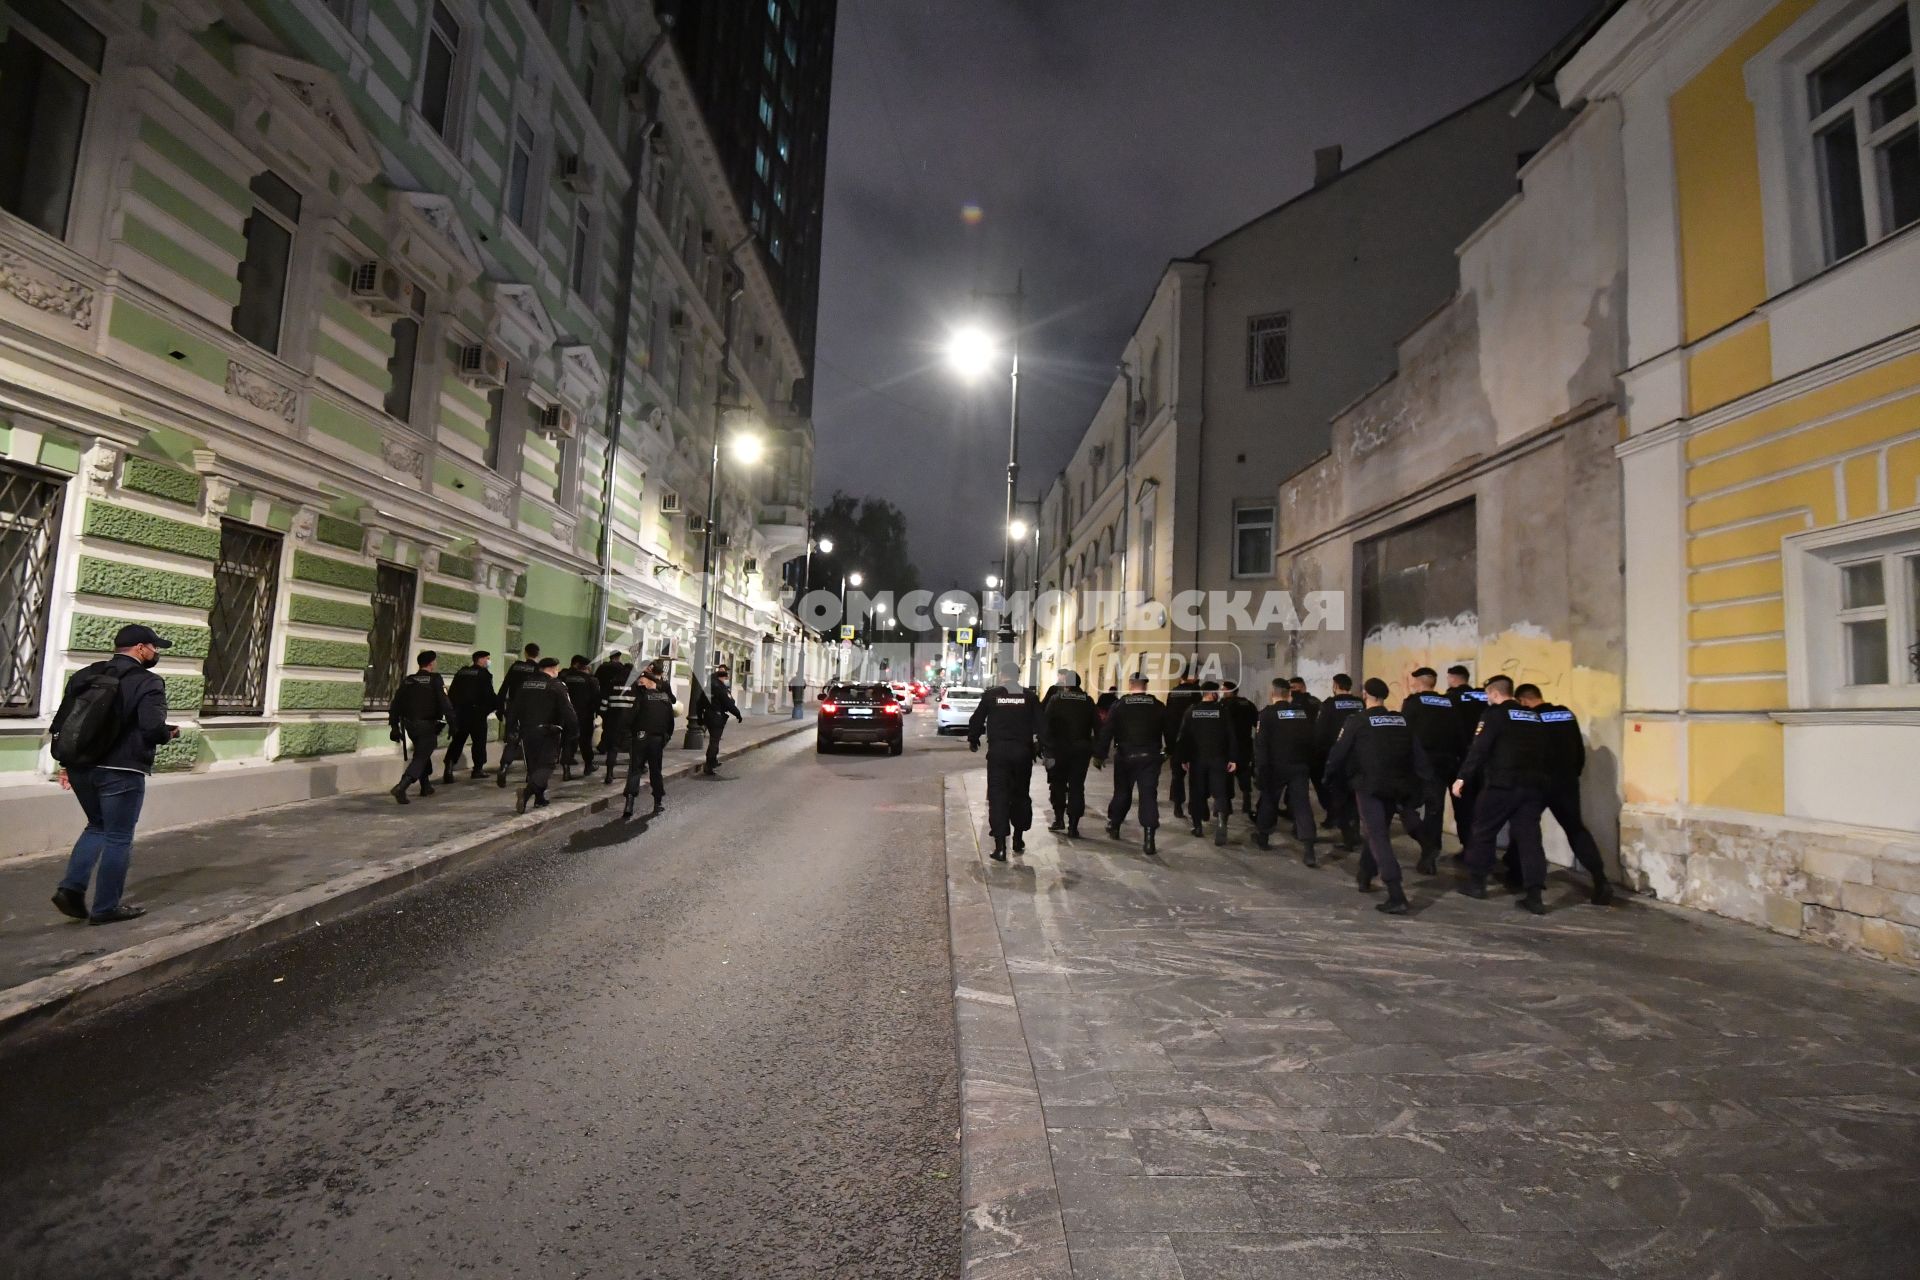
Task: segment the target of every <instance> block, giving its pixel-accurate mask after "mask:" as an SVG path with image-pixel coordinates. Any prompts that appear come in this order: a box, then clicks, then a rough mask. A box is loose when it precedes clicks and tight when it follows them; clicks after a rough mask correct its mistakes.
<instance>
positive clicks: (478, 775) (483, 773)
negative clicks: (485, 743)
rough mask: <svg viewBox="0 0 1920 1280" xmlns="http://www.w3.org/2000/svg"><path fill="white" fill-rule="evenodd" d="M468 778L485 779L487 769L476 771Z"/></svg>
mask: <svg viewBox="0 0 1920 1280" xmlns="http://www.w3.org/2000/svg"><path fill="white" fill-rule="evenodd" d="M467 776H468V777H469V778H484V777H486V776H487V771H486V770H485V769H475V770H474V771H473V772H472V773H470V774H468V775H467Z"/></svg>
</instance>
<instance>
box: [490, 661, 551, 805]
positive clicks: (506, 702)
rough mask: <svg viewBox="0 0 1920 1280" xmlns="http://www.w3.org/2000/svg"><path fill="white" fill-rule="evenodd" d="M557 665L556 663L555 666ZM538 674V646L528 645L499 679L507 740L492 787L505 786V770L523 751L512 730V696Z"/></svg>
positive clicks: (501, 714)
mask: <svg viewBox="0 0 1920 1280" xmlns="http://www.w3.org/2000/svg"><path fill="white" fill-rule="evenodd" d="M555 665H556V666H557V665H558V664H557V663H556V664H555ZM539 674H540V646H539V645H537V644H529V645H528V646H527V647H526V648H525V649H523V650H522V651H521V656H520V657H519V658H516V659H515V660H514V661H513V662H512V663H510V664H509V665H508V667H507V674H506V675H504V676H502V677H500V719H501V720H503V721H505V722H507V730H508V732H507V740H506V743H505V744H504V745H503V746H502V747H501V748H500V772H499V773H497V774H495V775H494V777H493V781H494V785H496V786H500V787H504V786H506V785H507V770H508V769H511V768H512V767H513V762H514V761H515V760H518V759H519V758H520V756H521V754H522V752H523V750H524V748H523V747H522V744H521V742H520V740H519V737H518V736H517V735H515V734H514V733H513V732H512V729H513V695H514V694H516V693H518V692H519V691H520V686H521V684H522V683H523V682H524V681H526V680H527V678H528V677H530V676H537V675H539Z"/></svg>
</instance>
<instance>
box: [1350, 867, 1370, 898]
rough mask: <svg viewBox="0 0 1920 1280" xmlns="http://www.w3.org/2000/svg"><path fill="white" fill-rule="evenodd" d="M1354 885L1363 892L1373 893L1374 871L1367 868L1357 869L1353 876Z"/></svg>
mask: <svg viewBox="0 0 1920 1280" xmlns="http://www.w3.org/2000/svg"><path fill="white" fill-rule="evenodd" d="M1353 886H1354V888H1356V889H1358V890H1360V892H1362V893H1372V892H1373V872H1371V871H1366V870H1361V871H1356V872H1355V873H1354V876H1353Z"/></svg>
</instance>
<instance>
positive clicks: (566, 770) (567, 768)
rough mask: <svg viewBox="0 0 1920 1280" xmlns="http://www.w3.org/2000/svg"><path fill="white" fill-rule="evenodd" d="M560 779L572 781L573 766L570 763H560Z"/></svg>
mask: <svg viewBox="0 0 1920 1280" xmlns="http://www.w3.org/2000/svg"><path fill="white" fill-rule="evenodd" d="M560 781H562V782H572V781H573V766H572V765H570V764H563V765H561V766H560Z"/></svg>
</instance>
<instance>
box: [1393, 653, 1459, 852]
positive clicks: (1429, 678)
mask: <svg viewBox="0 0 1920 1280" xmlns="http://www.w3.org/2000/svg"><path fill="white" fill-rule="evenodd" d="M1437 680H1438V676H1437V675H1436V674H1435V672H1434V670H1433V668H1432V667H1418V668H1416V669H1415V670H1414V673H1413V692H1412V693H1410V694H1408V695H1407V697H1406V700H1405V701H1404V702H1402V703H1401V704H1400V714H1401V715H1403V716H1405V717H1406V718H1407V727H1408V728H1409V729H1411V730H1413V736H1414V737H1415V738H1417V739H1419V742H1420V749H1421V750H1422V751H1424V752H1426V753H1427V763H1428V764H1429V765H1431V766H1432V776H1431V777H1430V778H1427V779H1426V780H1425V781H1424V782H1423V783H1422V785H1421V791H1420V866H1419V867H1418V868H1417V869H1418V870H1419V872H1420V874H1421V875H1423V876H1430V875H1432V874H1433V873H1434V872H1435V871H1437V870H1438V869H1439V868H1438V866H1437V865H1436V863H1435V859H1436V858H1438V856H1439V854H1440V832H1441V830H1442V824H1443V823H1444V822H1445V815H1446V804H1447V787H1448V786H1449V785H1450V784H1451V783H1452V782H1453V780H1454V778H1455V777H1457V776H1458V775H1459V773H1460V759H1461V757H1462V756H1464V755H1466V753H1467V739H1466V737H1465V736H1463V735H1462V734H1461V732H1460V715H1459V713H1458V712H1457V711H1456V710H1455V708H1454V705H1453V701H1452V699H1450V698H1448V697H1447V695H1446V694H1444V693H1439V692H1437V691H1435V689H1434V687H1433V686H1434V684H1435V683H1436V682H1437Z"/></svg>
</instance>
